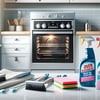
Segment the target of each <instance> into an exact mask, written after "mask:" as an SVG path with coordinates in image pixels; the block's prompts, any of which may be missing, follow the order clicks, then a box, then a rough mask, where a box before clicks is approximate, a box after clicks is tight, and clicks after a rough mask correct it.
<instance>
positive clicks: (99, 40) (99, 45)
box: [96, 37, 100, 48]
mask: <svg viewBox="0 0 100 100" xmlns="http://www.w3.org/2000/svg"><path fill="white" fill-rule="evenodd" d="M96 41H98V42H99V44H98V45H97V48H99V47H100V38H99V37H97V38H96Z"/></svg>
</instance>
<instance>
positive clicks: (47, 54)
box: [32, 31, 73, 63]
mask: <svg viewBox="0 0 100 100" xmlns="http://www.w3.org/2000/svg"><path fill="white" fill-rule="evenodd" d="M34 62H40V63H44V62H45V63H63V62H65V63H73V32H72V31H69V32H33V34H32V63H34Z"/></svg>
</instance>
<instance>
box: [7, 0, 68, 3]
mask: <svg viewBox="0 0 100 100" xmlns="http://www.w3.org/2000/svg"><path fill="white" fill-rule="evenodd" d="M5 2H6V3H39V2H40V3H69V0H5Z"/></svg>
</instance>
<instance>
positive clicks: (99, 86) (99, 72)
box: [96, 62, 100, 90]
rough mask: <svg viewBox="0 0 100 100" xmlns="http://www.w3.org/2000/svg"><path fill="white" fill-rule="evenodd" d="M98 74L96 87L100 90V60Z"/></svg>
mask: <svg viewBox="0 0 100 100" xmlns="http://www.w3.org/2000/svg"><path fill="white" fill-rule="evenodd" d="M96 75H97V76H96V88H97V90H100V62H99V63H98V65H97V70H96Z"/></svg>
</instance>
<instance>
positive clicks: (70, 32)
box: [33, 31, 73, 35]
mask: <svg viewBox="0 0 100 100" xmlns="http://www.w3.org/2000/svg"><path fill="white" fill-rule="evenodd" d="M33 34H59V35H60V34H73V32H72V31H69V32H68V31H67V32H34V31H33Z"/></svg>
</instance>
